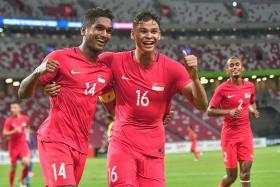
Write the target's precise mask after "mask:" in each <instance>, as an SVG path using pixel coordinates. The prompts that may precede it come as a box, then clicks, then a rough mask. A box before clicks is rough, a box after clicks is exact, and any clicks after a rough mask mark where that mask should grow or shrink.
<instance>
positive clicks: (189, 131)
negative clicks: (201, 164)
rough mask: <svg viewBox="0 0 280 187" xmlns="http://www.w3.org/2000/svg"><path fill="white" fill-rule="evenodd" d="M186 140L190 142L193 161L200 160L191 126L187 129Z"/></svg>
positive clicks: (195, 137) (195, 135)
mask: <svg viewBox="0 0 280 187" xmlns="http://www.w3.org/2000/svg"><path fill="white" fill-rule="evenodd" d="M187 132H188V137H187V138H188V139H189V140H190V141H191V153H193V155H194V158H195V161H198V160H199V159H200V154H201V153H200V151H199V150H198V148H197V134H196V133H195V131H194V129H193V127H192V126H188V127H187Z"/></svg>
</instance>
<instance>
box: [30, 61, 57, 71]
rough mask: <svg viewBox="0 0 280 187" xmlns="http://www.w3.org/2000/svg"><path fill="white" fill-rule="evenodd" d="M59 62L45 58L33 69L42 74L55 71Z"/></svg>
mask: <svg viewBox="0 0 280 187" xmlns="http://www.w3.org/2000/svg"><path fill="white" fill-rule="evenodd" d="M58 65H59V62H58V61H56V60H52V59H47V60H45V61H44V62H43V63H42V64H40V66H38V67H37V68H36V69H35V72H36V74H38V75H43V74H46V73H51V72H54V71H56V69H57V68H58Z"/></svg>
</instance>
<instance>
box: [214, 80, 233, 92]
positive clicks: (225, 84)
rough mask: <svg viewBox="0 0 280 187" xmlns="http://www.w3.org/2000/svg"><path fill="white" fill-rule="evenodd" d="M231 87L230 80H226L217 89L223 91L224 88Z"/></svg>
mask: <svg viewBox="0 0 280 187" xmlns="http://www.w3.org/2000/svg"><path fill="white" fill-rule="evenodd" d="M229 87H230V83H229V81H228V80H227V81H225V82H222V83H221V84H220V85H219V86H218V87H217V88H216V91H222V90H224V89H227V88H229Z"/></svg>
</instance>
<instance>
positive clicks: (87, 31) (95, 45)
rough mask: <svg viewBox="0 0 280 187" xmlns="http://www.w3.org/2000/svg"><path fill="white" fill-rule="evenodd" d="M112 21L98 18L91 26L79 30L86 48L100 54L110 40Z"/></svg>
mask: <svg viewBox="0 0 280 187" xmlns="http://www.w3.org/2000/svg"><path fill="white" fill-rule="evenodd" d="M111 34H112V21H111V19H109V18H107V17H98V18H96V19H95V21H94V23H93V24H91V25H86V26H84V27H82V29H81V35H82V36H83V40H84V42H85V45H86V47H87V48H88V49H89V50H90V51H92V52H102V50H103V49H104V47H105V44H106V43H107V42H108V41H109V40H110V39H111V37H112V36H111Z"/></svg>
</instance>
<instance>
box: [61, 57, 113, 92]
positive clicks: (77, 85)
mask: <svg viewBox="0 0 280 187" xmlns="http://www.w3.org/2000/svg"><path fill="white" fill-rule="evenodd" d="M63 64H64V66H63V67H62V68H61V69H60V73H59V77H58V83H59V84H61V85H62V86H65V87H67V88H71V90H73V91H75V92H79V93H82V94H84V95H94V94H97V92H100V91H101V90H102V89H103V88H104V87H105V86H106V85H107V84H108V83H109V82H111V73H110V70H109V69H108V68H107V67H106V66H98V65H92V64H88V63H85V62H83V61H72V62H71V61H70V62H69V61H65V62H64V63H63Z"/></svg>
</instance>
